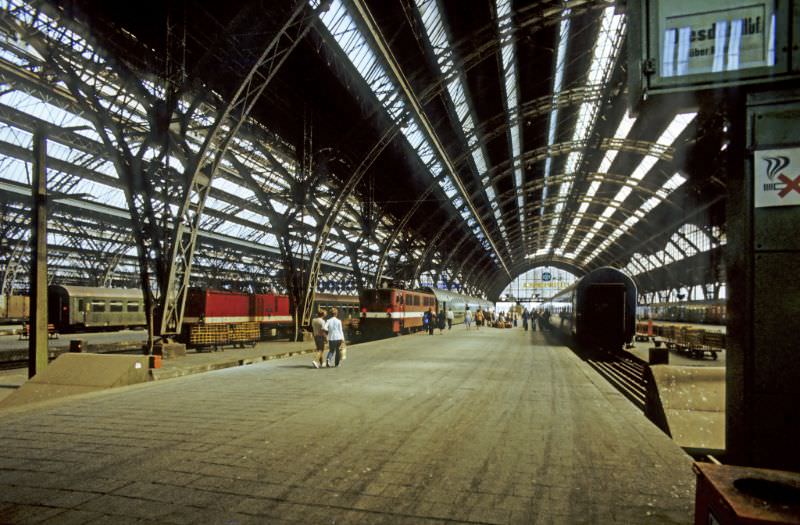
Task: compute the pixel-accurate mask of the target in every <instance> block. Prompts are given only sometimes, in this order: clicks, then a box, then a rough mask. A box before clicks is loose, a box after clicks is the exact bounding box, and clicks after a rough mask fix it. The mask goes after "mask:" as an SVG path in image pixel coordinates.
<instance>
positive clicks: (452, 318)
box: [447, 308, 456, 330]
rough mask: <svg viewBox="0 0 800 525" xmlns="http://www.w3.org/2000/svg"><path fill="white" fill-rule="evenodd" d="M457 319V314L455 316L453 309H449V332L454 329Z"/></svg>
mask: <svg viewBox="0 0 800 525" xmlns="http://www.w3.org/2000/svg"><path fill="white" fill-rule="evenodd" d="M455 318H456V316H455V314H453V309H452V308H448V309H447V329H448V330H452V329H453V321H454V320H455Z"/></svg>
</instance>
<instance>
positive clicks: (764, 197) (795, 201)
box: [753, 148, 800, 208]
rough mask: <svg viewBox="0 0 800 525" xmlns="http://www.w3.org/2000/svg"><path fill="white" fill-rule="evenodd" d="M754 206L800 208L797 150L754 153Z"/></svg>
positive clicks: (798, 155) (798, 154)
mask: <svg viewBox="0 0 800 525" xmlns="http://www.w3.org/2000/svg"><path fill="white" fill-rule="evenodd" d="M753 169H754V171H755V173H753V180H754V183H755V188H754V189H755V192H754V195H755V207H756V208H766V207H768V206H800V148H791V149H770V150H761V151H756V152H755V155H754V168H753Z"/></svg>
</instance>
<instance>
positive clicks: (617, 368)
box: [585, 354, 647, 412]
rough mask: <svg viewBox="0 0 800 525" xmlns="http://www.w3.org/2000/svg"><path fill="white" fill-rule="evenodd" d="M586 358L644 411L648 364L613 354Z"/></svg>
mask: <svg viewBox="0 0 800 525" xmlns="http://www.w3.org/2000/svg"><path fill="white" fill-rule="evenodd" d="M585 360H586V362H588V363H589V365H590V366H591V367H592V368H594V369H595V370H596V371H597V372H598V373H599V374H600V375H601V376H603V378H605V380H606V381H608V382H609V383H611V384H612V385H613V386H614V388H616V389H617V390H618V391H619V392H620V393H621V394H622V395H623V396H625V397H626V398H628V400H629V401H630V402H631V403H633V404H634V405H636V407H637V408H639V410H641V411H642V412H644V409H645V404H646V403H647V375H646V370H647V365H645V364H644V363H642V362H641V361H639V360H637V359H634V358H632V357H627V356H618V355H613V354H605V355H599V356H595V357H586V358H585Z"/></svg>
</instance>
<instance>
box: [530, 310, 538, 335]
mask: <svg viewBox="0 0 800 525" xmlns="http://www.w3.org/2000/svg"><path fill="white" fill-rule="evenodd" d="M538 322H539V310H532V311H531V329H532V330H533V331H534V332H535V331H536V323H538Z"/></svg>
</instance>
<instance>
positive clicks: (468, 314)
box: [464, 306, 472, 330]
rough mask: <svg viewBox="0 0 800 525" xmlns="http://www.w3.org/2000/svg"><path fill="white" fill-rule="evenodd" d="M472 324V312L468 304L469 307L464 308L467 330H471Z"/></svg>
mask: <svg viewBox="0 0 800 525" xmlns="http://www.w3.org/2000/svg"><path fill="white" fill-rule="evenodd" d="M471 325H472V312H470V311H469V306H467V309H466V310H464V326H465V327H466V329H467V330H469V327H470V326H471Z"/></svg>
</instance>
